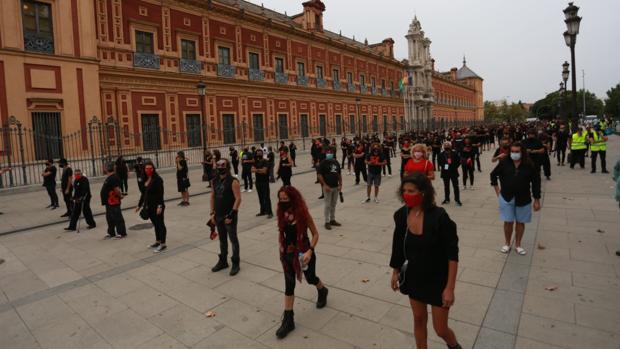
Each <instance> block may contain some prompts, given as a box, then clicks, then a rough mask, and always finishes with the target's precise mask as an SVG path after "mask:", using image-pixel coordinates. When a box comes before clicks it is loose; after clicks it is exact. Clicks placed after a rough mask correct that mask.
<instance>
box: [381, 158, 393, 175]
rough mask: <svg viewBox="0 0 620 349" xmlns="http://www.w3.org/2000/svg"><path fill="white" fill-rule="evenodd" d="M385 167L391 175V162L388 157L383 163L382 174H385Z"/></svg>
mask: <svg viewBox="0 0 620 349" xmlns="http://www.w3.org/2000/svg"><path fill="white" fill-rule="evenodd" d="M386 168H387V173H388V174H389V175H390V176H391V175H392V162H391V161H390V159H388V160H387V163H386V164H385V165H383V174H384V175H385V170H386Z"/></svg>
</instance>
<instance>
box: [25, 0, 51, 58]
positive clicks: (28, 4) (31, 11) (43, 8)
mask: <svg viewBox="0 0 620 349" xmlns="http://www.w3.org/2000/svg"><path fill="white" fill-rule="evenodd" d="M22 21H23V22H24V49H25V50H26V51H33V52H44V53H54V31H53V29H52V7H51V5H50V4H46V3H42V2H35V1H23V2H22Z"/></svg>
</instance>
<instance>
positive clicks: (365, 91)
mask: <svg viewBox="0 0 620 349" xmlns="http://www.w3.org/2000/svg"><path fill="white" fill-rule="evenodd" d="M367 92H368V88H366V86H364V85H360V93H361V94H363V95H365V94H366V93H367Z"/></svg>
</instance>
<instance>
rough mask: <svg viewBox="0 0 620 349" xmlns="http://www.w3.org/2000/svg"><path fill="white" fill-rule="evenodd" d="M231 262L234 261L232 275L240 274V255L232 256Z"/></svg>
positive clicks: (231, 269)
mask: <svg viewBox="0 0 620 349" xmlns="http://www.w3.org/2000/svg"><path fill="white" fill-rule="evenodd" d="M231 262H232V268H230V276H235V275H237V274H239V270H240V268H239V257H237V258H235V257H233V258H231Z"/></svg>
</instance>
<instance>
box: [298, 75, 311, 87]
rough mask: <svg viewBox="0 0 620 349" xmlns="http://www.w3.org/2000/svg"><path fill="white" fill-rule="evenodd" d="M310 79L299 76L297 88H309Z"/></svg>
mask: <svg viewBox="0 0 620 349" xmlns="http://www.w3.org/2000/svg"><path fill="white" fill-rule="evenodd" d="M308 80H309V79H308V77H307V76H299V75H297V86H308Z"/></svg>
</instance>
